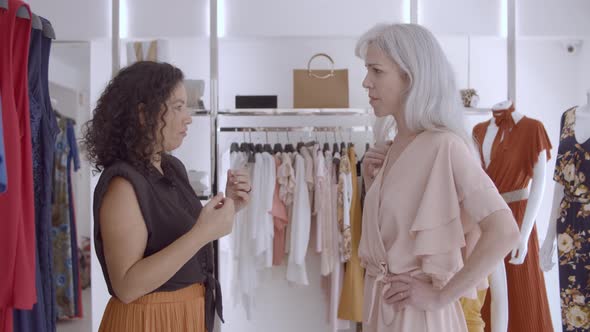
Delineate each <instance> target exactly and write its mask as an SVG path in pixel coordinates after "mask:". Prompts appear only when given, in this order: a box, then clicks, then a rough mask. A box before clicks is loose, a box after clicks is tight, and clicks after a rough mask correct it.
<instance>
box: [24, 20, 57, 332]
mask: <svg viewBox="0 0 590 332" xmlns="http://www.w3.org/2000/svg"><path fill="white" fill-rule="evenodd" d="M41 19H42V21H43V22H44V24H50V23H49V21H47V20H45V19H43V18H41ZM50 48H51V39H49V38H47V37H45V36H43V32H42V31H41V30H36V29H32V31H31V39H30V48H29V64H28V75H29V77H28V83H29V107H30V121H31V139H32V152H33V160H32V161H33V181H34V193H35V230H36V234H35V235H36V240H37V241H36V242H37V243H36V248H37V255H36V264H37V265H38V266H37V267H36V269H37V276H36V283H37V303H36V304H35V305H34V306H33V309H32V310H15V312H14V330H15V331H19V332H21V331H22V332H29V331H31V332H32V331H35V332H37V331H41V332H54V331H55V330H56V318H57V313H56V306H57V304H56V297H55V285H54V283H53V270H52V264H53V247H52V242H51V213H52V211H51V208H52V206H51V194H52V187H53V178H52V177H53V158H54V150H55V139H56V136H57V131H58V127H57V121H56V117H55V113H54V112H53V110H52V109H51V101H50V97H49V78H48V72H49V54H50Z"/></svg>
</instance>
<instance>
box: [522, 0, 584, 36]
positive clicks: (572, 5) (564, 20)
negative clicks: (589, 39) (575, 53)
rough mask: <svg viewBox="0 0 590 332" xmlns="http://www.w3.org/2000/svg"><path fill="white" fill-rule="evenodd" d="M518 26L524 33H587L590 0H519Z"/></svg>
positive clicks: (578, 34) (552, 34)
mask: <svg viewBox="0 0 590 332" xmlns="http://www.w3.org/2000/svg"><path fill="white" fill-rule="evenodd" d="M516 5H517V17H518V21H517V22H518V23H517V29H518V34H519V35H521V36H545V37H563V36H588V35H589V34H590V20H589V19H588V17H590V1H587V0H567V1H562V0H517V1H516Z"/></svg>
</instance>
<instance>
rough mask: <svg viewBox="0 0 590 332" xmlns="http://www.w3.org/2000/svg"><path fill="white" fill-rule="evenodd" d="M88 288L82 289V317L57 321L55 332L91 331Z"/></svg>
mask: <svg viewBox="0 0 590 332" xmlns="http://www.w3.org/2000/svg"><path fill="white" fill-rule="evenodd" d="M90 294H91V293H90V288H87V289H85V290H83V291H82V305H83V306H84V318H82V319H76V320H70V321H63V322H58V323H57V332H91V331H92V317H91V316H92V307H91V306H92V303H91V302H92V301H91V295H90Z"/></svg>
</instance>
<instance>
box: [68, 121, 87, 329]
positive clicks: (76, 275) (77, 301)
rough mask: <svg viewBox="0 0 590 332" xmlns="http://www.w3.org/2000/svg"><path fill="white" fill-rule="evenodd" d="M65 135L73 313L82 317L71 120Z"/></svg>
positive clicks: (75, 161)
mask: <svg viewBox="0 0 590 332" xmlns="http://www.w3.org/2000/svg"><path fill="white" fill-rule="evenodd" d="M66 135H67V139H68V144H69V146H70V151H69V153H68V167H67V171H68V191H69V195H68V197H69V201H70V204H69V205H70V230H71V232H72V236H71V246H72V274H73V276H72V277H73V282H74V305H75V313H76V316H77V317H82V315H83V312H82V299H81V298H80V296H81V295H82V294H81V293H80V291H81V288H80V269H79V264H80V260H79V258H78V231H77V229H76V214H75V211H74V204H75V203H74V193H73V190H72V163H73V166H74V171H78V170H79V169H80V155H79V154H78V145H77V143H76V134H75V131H74V124H73V122H72V121H70V120H68V121H67V128H66Z"/></svg>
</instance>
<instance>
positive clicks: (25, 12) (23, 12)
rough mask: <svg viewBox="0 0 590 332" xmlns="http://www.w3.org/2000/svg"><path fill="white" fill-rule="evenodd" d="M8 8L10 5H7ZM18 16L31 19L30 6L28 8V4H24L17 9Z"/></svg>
mask: <svg viewBox="0 0 590 332" xmlns="http://www.w3.org/2000/svg"><path fill="white" fill-rule="evenodd" d="M6 8H8V7H6ZM16 17H20V18H24V19H27V20H30V19H31V12H30V11H29V8H27V6H26V5H22V6H20V7H19V8H18V9H17V10H16Z"/></svg>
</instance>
